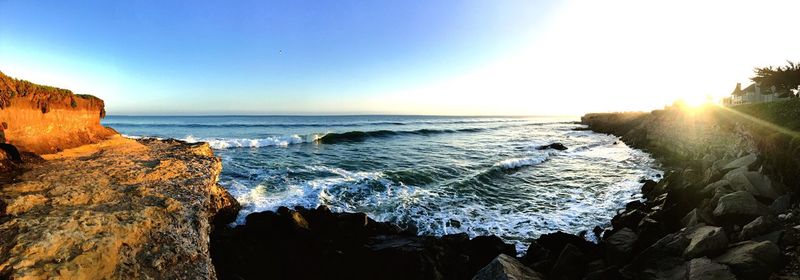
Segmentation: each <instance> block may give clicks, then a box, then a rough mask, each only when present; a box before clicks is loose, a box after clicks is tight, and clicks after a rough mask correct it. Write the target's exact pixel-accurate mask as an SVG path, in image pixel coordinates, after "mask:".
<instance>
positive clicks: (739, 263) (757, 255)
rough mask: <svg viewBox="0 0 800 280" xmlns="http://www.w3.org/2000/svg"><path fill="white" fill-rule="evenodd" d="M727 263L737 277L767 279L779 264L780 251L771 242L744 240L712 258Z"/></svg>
mask: <svg viewBox="0 0 800 280" xmlns="http://www.w3.org/2000/svg"><path fill="white" fill-rule="evenodd" d="M714 261H715V262H718V263H721V264H725V265H728V266H729V267H730V268H731V270H733V273H734V274H736V276H737V278H738V279H767V278H769V275H770V273H771V272H773V271H775V270H776V269H777V268H779V267H780V266H781V251H780V249H779V248H778V246H776V245H775V244H773V243H772V242H769V241H763V242H755V241H745V242H741V243H738V244H735V245H734V246H733V247H731V248H730V249H728V251H727V252H725V253H724V254H722V255H720V256H719V257H716V258H714Z"/></svg>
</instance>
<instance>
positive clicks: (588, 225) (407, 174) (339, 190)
mask: <svg viewBox="0 0 800 280" xmlns="http://www.w3.org/2000/svg"><path fill="white" fill-rule="evenodd" d="M572 121H573V120H572V119H564V118H561V119H556V118H463V117H458V118H453V117H407V116H342V117H282V116H272V117H242V116H231V117H117V116H111V117H108V118H106V119H105V120H104V123H105V124H107V125H110V126H111V127H113V128H115V129H117V130H118V131H120V132H121V133H124V134H125V135H129V136H132V137H141V136H153V137H169V138H177V139H182V140H185V141H189V142H200V141H203V142H208V143H210V145H211V146H212V148H214V149H215V150H216V151H215V152H216V154H217V155H218V156H220V157H221V158H222V160H223V173H222V175H221V177H220V184H221V185H222V186H224V187H226V188H227V189H228V190H229V191H230V192H231V193H232V194H233V195H234V196H235V197H236V198H237V200H239V202H240V203H241V204H242V206H243V210H242V212H241V215H240V217H239V221H240V222H241V221H243V219H244V217H245V216H246V215H247V214H248V213H252V212H254V211H263V210H274V209H276V208H278V207H280V206H288V207H293V206H296V205H301V206H305V207H317V206H319V205H327V206H329V207H330V208H332V209H333V210H336V211H359V212H366V213H368V214H369V215H370V217H372V218H373V219H376V220H380V221H391V222H396V223H398V224H400V225H402V226H413V227H416V228H418V230H419V231H420V233H423V234H433V235H443V234H451V233H459V232H465V233H468V234H470V235H472V236H475V235H485V234H495V235H498V236H500V237H502V238H504V239H505V240H507V241H509V242H514V243H516V244H517V249H518V250H519V251H524V250H525V249H526V248H527V244H528V243H529V242H530V240H531V239H532V238H535V237H537V236H538V235H540V234H543V233H548V232H552V231H555V230H562V231H566V232H572V233H577V232H579V231H582V230H591V229H592V228H593V227H594V226H596V225H601V226H603V225H607V224H608V223H609V221H610V219H611V217H612V216H613V215H614V213H615V211H616V210H617V209H619V208H621V207H624V204H625V203H627V202H629V201H631V200H633V199H638V198H639V197H638V191H639V186H640V183H638V182H639V180H641V179H645V178H654V177H655V176H656V174H659V171H658V170H656V169H655V166H654V161H653V159H652V158H650V156H649V155H647V154H645V153H643V152H641V151H638V150H635V149H631V148H629V147H627V146H625V144H623V143H622V142H620V141H618V139H617V138H616V137H613V136H608V135H602V134H596V133H593V132H590V131H577V130H574V129H575V128H578V127H581V126H580V125H577V124H573V123H572ZM553 142H560V143H563V144H564V145H566V146H567V147H568V148H569V149H567V150H565V151H556V150H537V149H536V147H538V146H540V145H545V144H549V143H553Z"/></svg>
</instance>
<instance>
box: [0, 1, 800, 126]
mask: <svg viewBox="0 0 800 280" xmlns="http://www.w3.org/2000/svg"><path fill="white" fill-rule="evenodd" d="M798 10H800V1H796V0H763V1H724V0H709V1H693V0H673V1H640V0H605V1H597V0H566V1H535V0H508V1H505V0H503V1H497V0H475V1H471V0H436V1H431V0H419V1H417V0H407V1H406V0H404V1H399V0H398V1H389V0H386V1H381V0H374V1H373V0H370V1H367V0H363V1H347V0H336V1H297V0H292V1H219V2H210V1H185V4H184V3H177V2H171V1H138V0H137V1H63V0H62V1H30V0H0V71H3V72H5V73H6V74H9V75H11V76H15V77H18V78H23V79H27V80H31V81H34V82H37V83H43V84H48V85H53V86H58V87H63V88H69V89H72V90H73V91H75V92H78V93H88V94H94V95H97V96H99V97H101V98H103V99H104V100H105V101H106V104H107V109H108V112H109V113H110V114H359V113H371V114H374V113H387V114H458V115H487V114H488V115H507V114H515V115H542V114H548V115H550V114H582V113H585V112H587V111H616V110H648V109H654V108H659V107H661V106H663V105H665V104H668V103H671V102H672V101H674V100H675V99H676V98H687V99H704V97H705V96H706V95H711V96H715V97H721V96H724V95H726V94H729V93H730V92H731V90H732V89H733V88H734V86H735V84H736V83H737V82H743V83H746V82H748V78H749V76H750V75H751V74H752V69H753V67H758V66H767V65H778V64H783V63H784V62H785V60H787V59H790V60H795V61H796V60H799V59H800V57H798V53H797V46H798V45H800V37H798V36H787V35H786V34H795V33H796V30H795V29H796V26H797V22H796V21H797V20H796V19H797V15H796V11H798Z"/></svg>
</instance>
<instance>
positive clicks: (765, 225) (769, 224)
mask: <svg viewBox="0 0 800 280" xmlns="http://www.w3.org/2000/svg"><path fill="white" fill-rule="evenodd" d="M777 223H778V221H777V220H776V219H775V218H774V217H772V216H771V215H766V216H760V217H758V218H755V219H753V221H751V222H749V223H747V224H746V225H744V226H743V227H742V232H741V234H740V235H739V239H740V240H745V239H750V238H753V237H755V236H759V235H762V234H765V233H767V232H769V231H770V230H771V229H773V228H775V226H776V225H777ZM776 244H777V243H776Z"/></svg>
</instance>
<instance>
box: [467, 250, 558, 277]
mask: <svg viewBox="0 0 800 280" xmlns="http://www.w3.org/2000/svg"><path fill="white" fill-rule="evenodd" d="M528 279H529V280H539V279H544V277H543V276H542V275H541V274H539V273H538V272H536V271H533V270H532V269H530V268H528V267H527V266H525V265H523V264H522V263H520V262H519V261H517V259H515V258H513V257H511V256H509V255H506V254H500V255H499V256H497V257H496V258H494V260H492V262H490V263H489V264H488V265H486V266H485V267H483V268H482V269H481V270H479V271H478V273H477V274H475V277H472V280H528Z"/></svg>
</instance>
